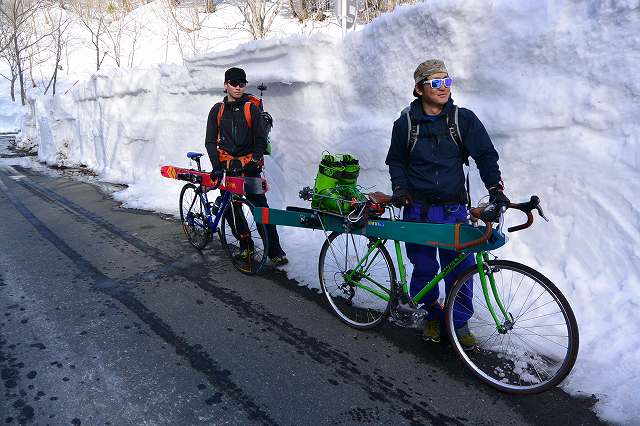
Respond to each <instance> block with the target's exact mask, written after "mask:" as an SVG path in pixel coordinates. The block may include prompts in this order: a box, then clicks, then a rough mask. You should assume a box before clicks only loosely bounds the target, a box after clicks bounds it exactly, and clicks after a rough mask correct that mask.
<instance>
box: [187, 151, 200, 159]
mask: <svg viewBox="0 0 640 426" xmlns="http://www.w3.org/2000/svg"><path fill="white" fill-rule="evenodd" d="M202 155H203V154H202V153H201V152H187V157H189V158H191V159H192V160H197V159H198V158H200V157H202Z"/></svg>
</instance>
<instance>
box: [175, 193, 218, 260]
mask: <svg viewBox="0 0 640 426" xmlns="http://www.w3.org/2000/svg"><path fill="white" fill-rule="evenodd" d="M198 190H199V188H198V187H196V186H195V185H193V184H191V183H188V184H186V185H185V186H183V187H182V191H180V220H181V221H182V229H184V233H185V235H186V236H187V240H189V243H191V245H192V246H194V247H195V248H197V249H198V250H202V249H203V248H205V246H206V245H207V243H208V242H209V240H210V239H211V228H210V227H209V219H208V218H207V214H206V210H205V207H204V204H203V201H202V198H201V197H200V194H199V193H198Z"/></svg>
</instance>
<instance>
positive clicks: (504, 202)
mask: <svg viewBox="0 0 640 426" xmlns="http://www.w3.org/2000/svg"><path fill="white" fill-rule="evenodd" d="M503 189H504V186H503V185H502V182H500V183H499V184H498V185H496V186H494V187H491V188H489V205H488V206H487V207H485V208H484V210H483V211H482V216H481V217H480V219H482V220H483V221H485V222H497V221H498V220H500V212H501V211H502V208H503V207H508V206H509V204H510V203H511V201H509V198H508V197H507V196H506V195H504V192H503Z"/></svg>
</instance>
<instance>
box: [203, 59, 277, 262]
mask: <svg viewBox="0 0 640 426" xmlns="http://www.w3.org/2000/svg"><path fill="white" fill-rule="evenodd" d="M246 86H247V75H246V73H245V72H244V70H243V69H241V68H229V69H228V70H227V71H225V73H224V89H225V92H226V93H227V96H225V97H224V99H223V100H222V102H218V103H217V104H215V105H214V106H213V108H211V111H209V117H208V119H207V133H206V137H205V143H204V145H205V147H206V148H207V153H208V154H209V159H210V160H211V164H212V166H213V172H212V178H214V179H217V178H220V177H221V176H222V175H223V170H224V171H226V173H227V175H229V176H246V177H259V176H260V174H261V173H262V167H263V166H264V159H263V156H264V154H265V150H266V148H267V143H268V140H267V127H266V126H267V125H266V123H265V120H264V118H263V115H262V110H261V109H260V106H261V102H262V101H261V100H260V99H258V98H256V97H255V96H251V95H248V94H246V93H245V88H246ZM247 199H248V200H249V201H250V202H251V203H252V204H253V205H254V206H255V207H269V206H268V204H267V197H266V196H265V195H264V194H247ZM267 232H268V238H269V258H270V259H271V262H272V263H274V264H275V265H284V264H286V263H288V259H287V257H286V254H285V252H284V251H283V250H282V247H280V239H279V237H278V232H277V231H276V227H275V226H273V225H267ZM251 250H252V249H251V247H250V246H248V247H246V248H243V250H242V253H241V255H245V256H247V257H248V256H250V255H251Z"/></svg>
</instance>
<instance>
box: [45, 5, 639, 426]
mask: <svg viewBox="0 0 640 426" xmlns="http://www.w3.org/2000/svg"><path fill="white" fill-rule="evenodd" d="M639 23H640V2H639V1H637V0H636V1H618V2H601V1H596V0H593V1H579V0H574V1H563V2H553V1H550V0H548V1H543V0H536V1H532V0H530V1H520V2H510V1H506V0H505V1H497V0H496V1H492V2H489V3H487V2H485V1H481V0H472V1H462V0H450V1H444V0H440V1H438V0H434V1H430V2H427V3H425V4H421V5H417V6H413V7H405V8H400V9H399V10H397V11H396V12H395V13H393V14H389V15H385V16H383V17H381V18H380V19H378V20H377V21H375V22H374V23H373V24H371V25H369V26H367V27H366V28H365V29H364V30H363V31H360V32H357V33H353V34H349V35H348V36H347V37H346V38H345V39H344V40H338V39H335V38H332V37H329V36H321V37H314V38H311V39H309V38H306V37H289V38H286V39H272V40H267V41H259V42H252V43H249V44H246V45H243V46H241V47H240V48H239V49H237V50H235V51H233V52H223V53H217V54H210V55H207V56H201V57H198V58H195V59H193V60H189V61H187V63H186V66H184V67H183V66H177V65H161V66H157V67H153V68H151V69H148V70H134V71H124V70H105V71H101V72H98V73H95V74H94V75H93V76H92V77H91V79H90V80H89V81H87V82H86V83H82V84H78V85H77V86H76V87H74V88H73V89H72V90H71V91H70V92H69V94H68V95H64V96H59V97H55V98H42V99H40V100H39V101H38V102H37V103H36V104H35V105H34V110H35V112H36V119H35V123H36V126H37V134H38V135H39V137H40V153H39V155H40V159H41V160H42V161H46V162H47V163H49V164H65V165H86V166H88V167H89V168H91V169H93V170H95V171H96V172H97V173H99V175H100V176H101V178H103V179H104V180H108V181H112V182H118V183H126V184H128V185H129V188H128V189H127V190H125V191H123V192H122V193H120V194H119V195H118V196H119V198H120V199H121V200H123V201H124V202H125V204H127V205H129V206H131V207H139V208H148V209H154V210H162V211H171V212H176V209H177V197H178V190H179V187H180V186H181V185H180V183H179V182H178V181H170V180H167V179H162V178H161V177H160V176H159V172H158V169H159V167H160V166H161V165H164V164H173V165H177V166H186V165H189V161H188V160H187V158H186V157H185V153H186V152H187V151H192V150H200V151H203V150H204V146H203V141H204V134H205V124H206V117H207V113H208V111H209V109H210V108H211V106H212V105H213V103H214V102H216V101H217V100H219V99H220V98H221V97H222V96H223V93H222V88H221V85H222V81H223V72H224V70H225V69H226V68H228V67H230V66H234V65H240V66H243V67H244V68H245V69H246V70H247V73H248V76H249V80H250V84H251V89H252V91H253V92H254V93H255V85H256V84H258V83H260V82H264V83H265V84H267V85H268V86H269V89H268V91H267V92H266V94H265V102H266V105H267V109H268V110H269V111H270V112H271V113H272V115H273V116H274V119H275V127H274V129H273V132H272V139H273V145H274V155H273V156H272V157H270V158H268V162H267V177H268V178H269V179H270V181H271V185H272V191H271V193H270V197H269V200H270V203H271V205H272V206H273V207H280V208H283V207H284V206H285V205H289V204H295V205H304V202H302V201H301V200H299V199H298V198H297V193H298V190H299V189H300V188H301V187H303V186H306V185H311V184H312V183H313V177H314V175H315V171H316V167H317V163H318V161H319V158H320V155H321V152H322V151H323V150H329V151H331V152H350V153H353V154H355V155H356V156H358V157H359V158H360V160H361V163H362V164H363V172H362V175H361V179H360V182H361V183H362V184H365V185H375V186H376V190H381V191H389V190H390V184H389V179H388V173H387V169H386V167H385V165H384V158H385V155H386V151H387V148H388V144H389V139H390V133H391V126H392V123H393V121H394V120H395V119H396V118H397V116H398V113H399V111H400V110H401V109H402V108H403V107H404V106H405V105H407V104H408V103H409V102H410V101H411V100H412V97H411V89H412V86H413V81H412V74H413V70H414V69H415V66H416V65H417V64H418V63H420V62H421V61H423V60H424V59H427V58H429V57H440V58H443V59H444V60H445V62H446V63H447V65H448V68H449V71H450V73H451V75H452V76H453V77H454V79H455V86H454V88H453V96H454V99H455V100H456V103H458V104H459V105H463V106H466V107H469V108H470V109H472V110H473V111H474V112H475V113H476V114H477V115H478V116H479V117H480V119H481V120H482V121H483V122H484V124H485V126H486V127H487V129H488V131H489V134H490V135H491V136H492V138H493V141H494V144H495V145H496V147H497V149H498V151H499V152H500V154H501V168H502V170H503V178H504V180H505V182H506V185H507V194H508V195H509V196H510V197H511V198H512V199H513V200H515V201H524V200H526V199H528V197H529V195H531V194H538V195H539V196H540V197H541V199H542V202H543V206H544V208H545V211H546V213H547V215H548V216H549V217H550V219H551V222H550V223H548V224H547V223H544V222H542V221H539V222H538V223H537V224H536V225H535V226H534V227H533V229H532V230H530V231H527V232H524V233H521V234H514V235H512V237H511V243H510V244H509V245H507V246H506V247H505V248H503V249H501V250H499V251H498V252H497V254H498V255H499V256H500V257H503V258H511V259H514V260H519V261H521V262H523V263H526V264H529V265H531V266H533V267H535V268H537V269H540V270H541V271H542V272H543V273H544V274H545V275H547V276H549V278H551V279H552V281H554V282H555V283H556V284H557V285H558V286H559V287H560V289H561V290H562V292H563V293H564V294H565V295H566V296H567V298H568V299H569V301H570V303H571V305H572V307H573V308H574V311H575V313H576V316H577V319H578V323H579V326H580V330H581V351H580V353H579V356H578V361H577V364H576V366H575V369H574V371H573V373H572V375H571V376H570V377H569V378H568V379H567V380H566V381H565V383H564V384H563V387H564V388H565V389H566V390H568V391H569V392H572V393H577V394H585V395H590V394H592V393H593V394H596V395H597V396H598V398H600V402H599V403H598V405H597V408H598V410H599V413H600V414H601V415H602V416H603V418H606V419H608V420H612V421H617V422H629V423H630V422H634V421H638V420H639V419H640V396H639V394H638V393H637V392H635V388H636V387H637V383H639V382H640V374H639V373H638V368H637V366H638V365H639V364H640V351H639V350H638V347H640V334H639V333H638V329H637V327H638V324H640V311H639V310H638V306H639V305H640V290H639V289H638V286H637V283H638V281H639V279H640V261H639V258H640V237H639V232H638V230H639V229H640V209H639V208H638V206H636V205H635V202H636V200H637V197H636V195H637V194H638V193H639V192H640V179H639V177H640V176H639V173H638V166H639V165H640V136H638V135H639V134H640V124H639V123H638V121H637V116H638V112H639V111H638V107H637V105H638V100H639V98H640V80H638V78H637V76H638V75H640V69H639V65H638V64H640V33H638V31H637V28H638V24H639ZM203 152H204V151H203ZM206 163H208V162H206ZM207 166H208V164H207ZM472 174H473V175H474V177H475V176H477V173H475V174H474V170H472ZM472 188H473V193H474V199H475V200H477V199H478V198H479V197H480V196H481V195H484V194H483V192H484V190H483V186H482V183H481V182H479V181H478V179H477V178H475V179H474V181H472ZM520 219H521V218H519V217H517V218H513V221H514V222H515V221H518V220H520ZM176 232H179V231H178V230H176ZM281 234H282V235H283V240H284V246H285V250H286V249H287V248H288V249H289V250H288V251H289V257H290V259H291V265H290V267H289V273H290V275H291V276H294V277H296V278H298V279H299V280H301V281H302V282H304V283H305V284H307V285H310V286H317V277H316V276H315V269H314V268H310V267H309V259H314V258H315V257H316V256H317V253H318V252H319V248H320V244H321V242H322V235H320V233H312V232H310V231H301V230H289V229H287V230H286V231H285V230H283V231H282V233H281ZM294 247H295V250H294V249H293V248H294ZM614 367H615V368H614Z"/></svg>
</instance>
